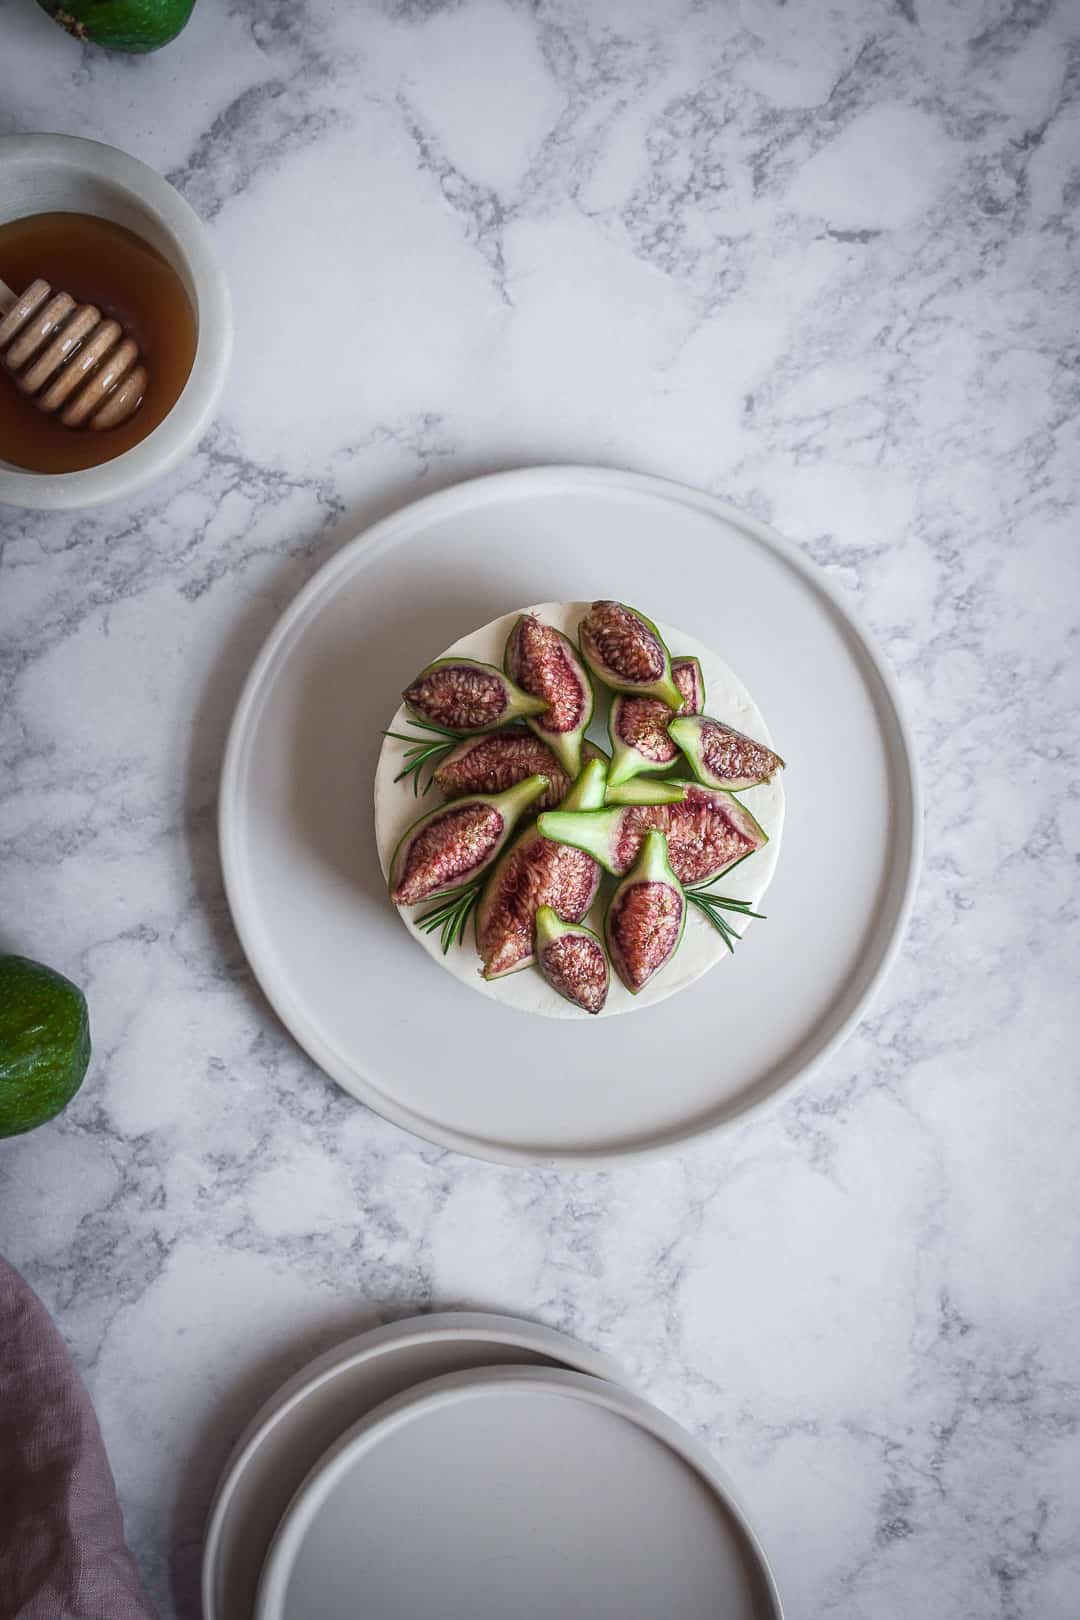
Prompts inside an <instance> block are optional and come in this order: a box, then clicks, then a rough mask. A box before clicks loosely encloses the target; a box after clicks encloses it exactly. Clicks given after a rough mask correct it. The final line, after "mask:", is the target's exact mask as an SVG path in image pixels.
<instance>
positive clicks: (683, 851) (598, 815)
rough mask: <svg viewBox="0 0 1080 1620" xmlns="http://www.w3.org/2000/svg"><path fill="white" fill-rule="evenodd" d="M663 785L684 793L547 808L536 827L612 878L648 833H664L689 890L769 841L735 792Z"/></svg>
mask: <svg viewBox="0 0 1080 1620" xmlns="http://www.w3.org/2000/svg"><path fill="white" fill-rule="evenodd" d="M665 786H666V787H673V788H679V789H682V790H683V793H682V797H681V799H680V800H679V801H672V802H668V803H665V804H628V805H609V806H608V807H607V808H606V809H603V810H592V811H585V812H569V813H568V812H566V811H563V810H545V812H544V814H543V815H542V816H541V817H540V819H539V821H538V822H537V826H538V828H539V830H540V832H541V833H542V834H543V836H544V837H545V838H551V839H554V840H555V841H556V842H557V843H567V844H573V845H574V847H575V848H576V849H582V850H584V851H585V852H586V854H588V855H591V856H592V857H593V859H594V860H596V861H599V863H600V865H601V866H602V867H603V868H604V870H605V871H606V872H611V873H612V874H613V875H614V876H615V877H623V876H624V875H625V874H626V872H627V871H628V870H629V869H630V867H631V866H632V865H633V864H634V862H635V860H636V859H637V857H638V855H639V853H640V850H641V844H642V841H643V839H644V835H645V833H646V832H648V831H650V830H652V829H655V830H658V831H661V832H666V833H667V835H668V846H669V855H670V859H671V862H672V866H673V869H674V870H675V872H676V874H677V875H678V878H679V881H680V882H681V883H684V884H686V886H687V887H690V886H691V885H693V884H698V883H711V882H712V881H713V880H714V878H718V877H719V876H720V874H721V872H729V871H731V869H732V868H733V867H734V866H737V865H738V863H739V862H740V861H743V860H746V859H747V857H748V856H750V855H753V854H754V853H755V852H756V851H757V850H759V849H761V848H763V847H764V845H765V844H767V843H768V841H769V840H768V835H767V834H766V832H765V830H764V828H762V827H761V826H760V825H759V823H758V822H757V821H756V820H755V818H754V817H753V816H752V815H751V813H750V811H749V810H748V809H747V808H746V806H745V805H744V804H742V803H741V801H740V800H738V799H737V798H735V797H734V795H733V794H731V793H726V792H720V791H717V790H716V789H710V788H705V787H702V785H701V784H700V783H698V782H685V781H683V782H670V783H666V784H665ZM680 832H682V834H683V836H681V837H680ZM703 834H708V837H709V842H708V843H706V842H705V839H704V837H703Z"/></svg>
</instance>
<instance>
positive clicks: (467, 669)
mask: <svg viewBox="0 0 1080 1620" xmlns="http://www.w3.org/2000/svg"><path fill="white" fill-rule="evenodd" d="M401 696H402V701H403V702H404V704H405V706H406V708H407V709H409V710H411V712H412V713H413V714H415V715H416V716H417V718H418V719H420V720H426V721H427V722H428V723H429V725H434V726H441V727H443V728H444V729H445V730H447V731H459V732H462V733H468V732H476V731H494V730H495V729H496V728H497V727H498V726H504V725H506V723H507V721H508V720H521V719H525V718H526V717H527V716H529V715H535V714H543V712H544V710H545V709H546V708H547V703H546V702H545V701H544V699H543V698H535V697H530V695H529V693H528V692H523V691H522V690H521V688H520V687H517V686H515V685H514V683H513V681H511V680H508V679H507V677H506V676H505V675H504V674H503V672H502V670H501V669H496V668H495V665H494V664H481V663H478V662H477V660H476V659H475V658H438V659H436V661H435V663H433V664H428V666H427V668H426V669H422V670H421V671H420V673H419V675H418V676H417V677H416V679H415V680H414V681H413V682H412V683H411V684H410V685H409V686H407V687H406V688H405V691H404V692H403V693H402V694H401Z"/></svg>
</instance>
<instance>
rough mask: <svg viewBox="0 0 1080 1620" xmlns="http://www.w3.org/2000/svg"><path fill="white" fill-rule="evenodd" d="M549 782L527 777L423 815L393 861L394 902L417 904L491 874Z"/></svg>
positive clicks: (404, 839) (392, 889)
mask: <svg viewBox="0 0 1080 1620" xmlns="http://www.w3.org/2000/svg"><path fill="white" fill-rule="evenodd" d="M549 786H550V783H549V782H548V779H547V777H546V776H540V775H538V776H527V777H526V778H525V780H524V781H523V782H518V783H516V784H515V785H514V786H513V787H512V788H507V789H506V791H505V793H495V794H483V793H476V794H473V796H472V797H471V798H468V799H454V800H452V801H451V802H450V803H449V804H441V805H439V807H438V809H437V810H430V811H429V812H428V814H427V815H426V816H421V817H420V819H419V821H416V822H414V823H413V825H412V826H411V827H410V828H409V829H408V831H407V832H406V833H405V834H404V836H403V837H402V839H401V841H400V843H399V844H398V846H397V849H396V850H395V851H394V858H393V860H392V861H391V863H390V897H391V899H392V900H393V901H394V904H395V905H399V906H415V905H417V904H418V903H419V902H420V901H421V900H430V899H431V898H432V897H433V896H436V895H441V894H445V893H446V892H447V891H448V890H450V889H454V888H457V887H458V886H459V885H461V884H465V883H471V882H472V880H473V879H474V878H476V877H479V876H480V874H481V873H482V872H486V871H487V869H488V867H489V866H490V865H491V864H492V862H493V861H494V860H495V859H496V858H497V857H498V855H499V854H500V852H501V851H502V850H503V849H504V848H505V846H506V842H507V840H508V839H509V837H510V834H511V833H512V832H513V830H514V826H515V824H516V822H517V821H518V819H519V817H520V816H521V815H522V813H523V812H524V811H525V810H527V809H528V807H529V805H531V804H532V803H534V801H535V800H537V799H539V798H540V797H541V795H542V794H544V793H546V792H547V790H548V788H549Z"/></svg>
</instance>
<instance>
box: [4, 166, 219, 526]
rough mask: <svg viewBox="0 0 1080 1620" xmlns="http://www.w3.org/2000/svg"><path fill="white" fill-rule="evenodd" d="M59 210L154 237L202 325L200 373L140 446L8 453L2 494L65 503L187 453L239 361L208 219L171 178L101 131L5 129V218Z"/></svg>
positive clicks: (117, 490) (24, 501)
mask: <svg viewBox="0 0 1080 1620" xmlns="http://www.w3.org/2000/svg"><path fill="white" fill-rule="evenodd" d="M51 212H63V213H80V214H95V215H97V216H98V218H100V219H107V220H111V221H112V222H113V223H114V224H116V225H125V226H126V227H127V228H128V230H129V231H134V232H135V234H136V235H137V236H141V237H142V239H143V241H144V242H149V243H150V245H151V247H154V248H156V249H157V251H158V252H159V253H160V254H161V255H162V257H163V258H165V259H167V260H168V262H169V263H170V264H171V265H172V267H173V269H174V270H175V271H176V272H177V274H178V275H179V277H180V279H181V281H182V282H183V283H184V287H185V289H186V291H187V295H188V297H189V298H190V300H191V304H192V308H193V309H194V311H195V321H196V327H197V333H198V336H197V342H196V348H195V360H194V363H193V365H192V367H191V374H190V376H189V377H188V380H187V382H186V383H185V384H184V388H183V391H182V392H181V394H180V397H179V399H178V400H177V401H176V404H175V405H174V406H173V408H172V410H171V411H170V412H169V414H168V416H167V417H166V418H165V420H164V421H163V422H161V423H159V424H158V426H157V427H156V428H154V430H153V431H152V432H151V433H148V434H147V436H146V438H145V439H143V440H142V441H141V442H140V443H139V444H137V445H135V446H134V447H133V448H132V449H131V450H125V451H124V452H123V453H122V454H121V455H119V456H116V457H115V458H114V459H113V460H112V461H105V462H102V463H101V465H100V466H97V467H87V468H85V469H84V470H82V471H80V472H69V473H37V472H28V471H26V470H25V469H24V468H19V467H12V466H11V465H10V463H8V462H5V461H0V502H4V501H6V502H8V503H10V504H11V505H13V506H26V507H35V508H38V509H40V510H47V511H61V510H70V509H71V508H73V507H81V506H97V505H99V504H100V503H101V502H103V501H116V500H122V499H123V498H124V497H125V496H128V495H131V494H133V493H134V492H135V491H136V490H138V489H142V488H143V487H144V486H145V485H146V484H149V483H152V482H153V480H154V479H155V478H160V477H161V476H162V475H163V474H164V473H166V472H168V471H169V469H170V468H172V467H173V466H175V465H176V463H177V462H178V461H179V460H180V459H181V457H183V456H184V455H186V454H187V452H188V451H189V450H190V449H191V448H192V446H193V445H194V444H195V443H196V441H197V440H198V438H199V436H200V435H201V434H202V433H203V431H204V430H205V428H206V427H207V424H208V423H209V422H210V420H211V418H212V416H213V414H214V410H215V407H216V406H217V402H218V398H219V396H220V394H221V389H222V386H223V384H224V382H225V376H226V373H227V371H228V369H229V356H230V354H231V352H232V333H233V326H232V307H231V304H230V300H229V288H228V284H227V282H226V280H225V275H224V272H223V271H222V269H221V266H220V265H219V263H218V261H217V257H216V255H215V253H214V251H213V248H212V247H211V245H210V239H209V236H208V234H207V230H206V227H205V225H204V224H203V222H202V220H201V219H200V218H199V216H198V215H197V214H196V213H195V212H194V210H193V209H192V208H190V207H189V205H188V204H187V203H186V202H185V201H184V199H183V198H182V197H181V196H180V194H179V193H178V192H177V191H175V190H174V189H173V187H172V186H170V185H169V183H168V181H167V180H163V179H162V178H161V176H160V175H159V174H155V172H154V170H153V169H150V168H147V166H146V164H145V163H140V162H139V161H138V159H137V158H133V157H129V156H128V155H127V153H126V152H120V151H117V149H116V147H114V146H105V145H103V144H102V143H101V142H100V141H84V140H81V139H80V138H78V137H77V136H74V135H6V136H0V224H6V223H7V222H8V221H9V220H13V219H22V218H24V217H25V216H26V215H28V214H43V213H51ZM2 380H3V379H0V381H2Z"/></svg>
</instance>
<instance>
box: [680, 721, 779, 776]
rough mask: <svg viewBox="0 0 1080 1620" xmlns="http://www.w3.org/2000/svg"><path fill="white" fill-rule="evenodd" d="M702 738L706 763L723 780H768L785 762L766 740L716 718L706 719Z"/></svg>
mask: <svg viewBox="0 0 1080 1620" xmlns="http://www.w3.org/2000/svg"><path fill="white" fill-rule="evenodd" d="M700 739H701V741H700V746H701V758H702V763H703V764H704V766H705V768H706V770H707V771H708V772H709V774H710V775H711V776H715V777H717V778H718V779H719V780H721V781H725V782H728V781H745V780H746V779H747V778H749V777H753V778H754V779H755V780H757V781H767V780H768V778H769V777H770V776H772V775H773V773H774V772H775V771H777V770H779V769H780V767H781V766H782V765H783V763H784V762H783V760H782V759H781V758H780V756H779V754H774V753H773V751H772V749H771V748H766V747H765V745H764V743H759V742H755V741H754V739H753V738H752V737H746V736H744V735H743V733H742V732H741V731H733V730H732V728H731V727H730V726H723V725H721V724H720V723H719V722H718V721H715V720H703V721H702V723H701V733H700Z"/></svg>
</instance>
